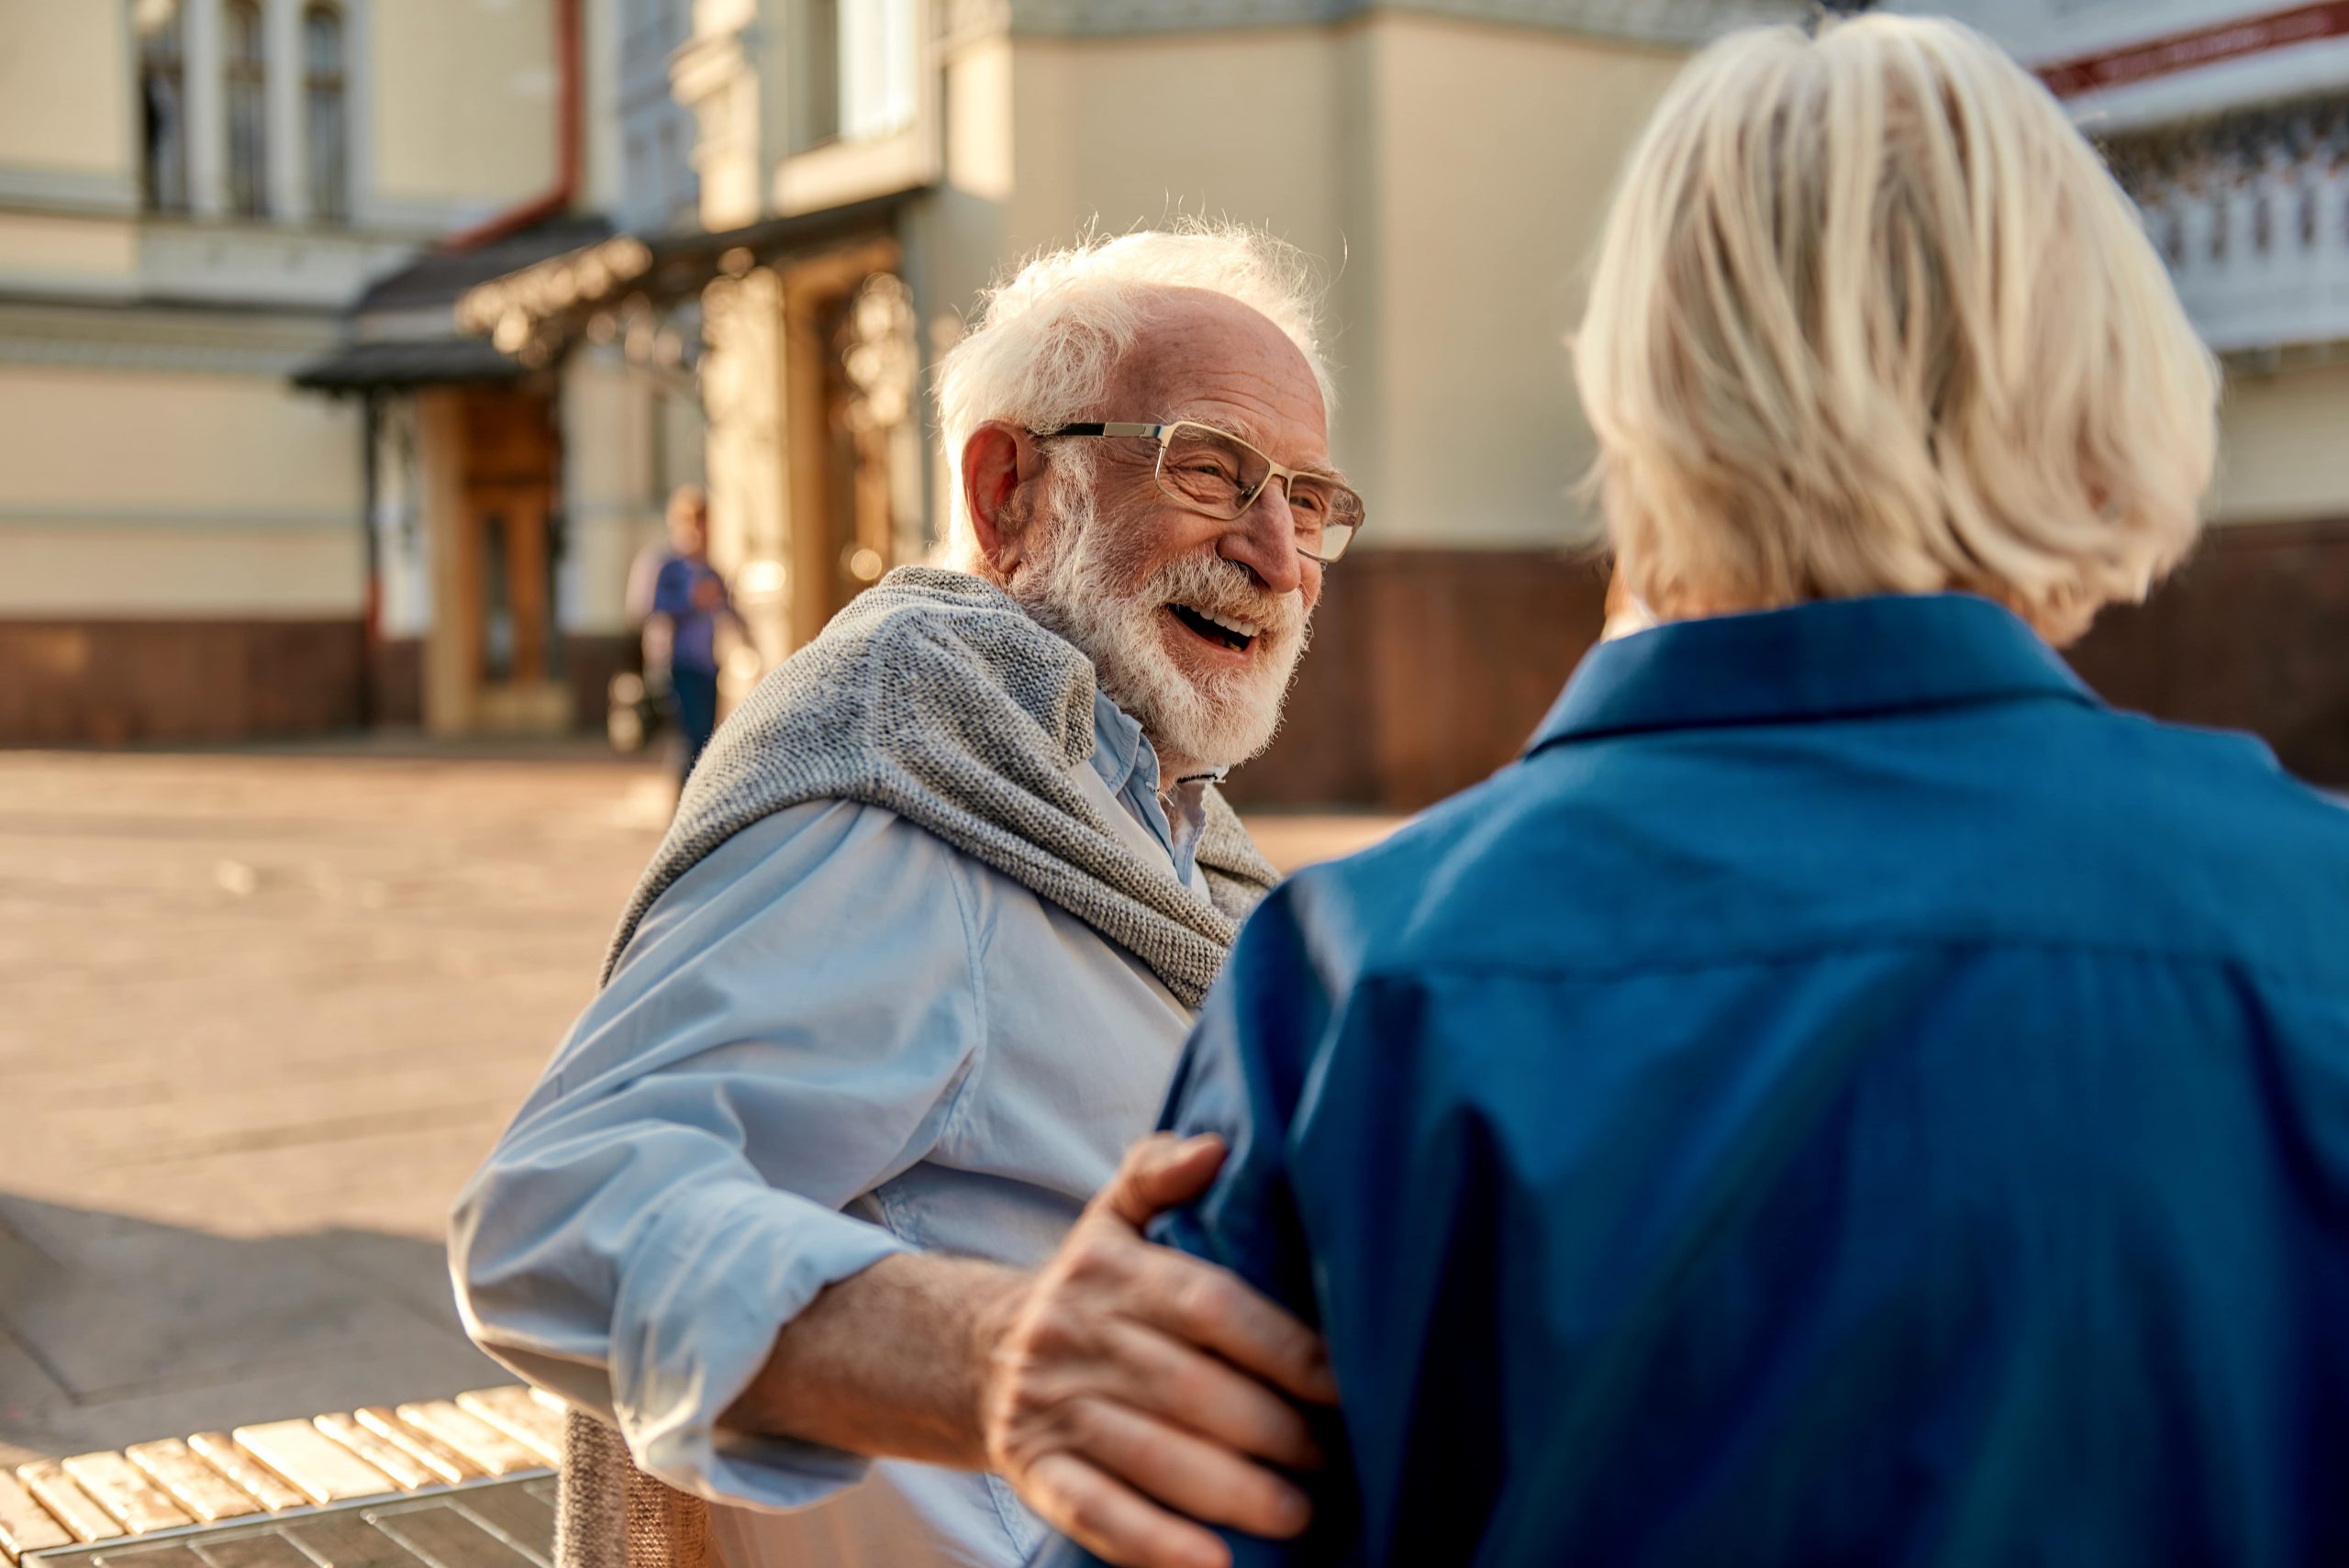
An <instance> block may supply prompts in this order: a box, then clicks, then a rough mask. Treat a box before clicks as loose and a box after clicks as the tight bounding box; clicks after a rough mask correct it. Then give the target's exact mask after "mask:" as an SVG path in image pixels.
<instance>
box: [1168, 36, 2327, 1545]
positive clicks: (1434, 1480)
mask: <svg viewBox="0 0 2349 1568" xmlns="http://www.w3.org/2000/svg"><path fill="white" fill-rule="evenodd" d="M1576 360H1577V365H1578V371H1579V377H1580V384H1581V389H1582V395H1583V401H1584V404H1585V406H1586V408H1587V410H1588V412H1589V416H1590V418H1591V421H1592V423H1593V425H1594V426H1595V428H1597V431H1598V439H1599V446H1600V452H1601V456H1600V461H1599V468H1598V479H1599V484H1600V489H1601V492H1602V494H1603V495H1604V498H1605V505H1606V511H1607V517H1608V523H1609V528H1610V530H1611V532H1612V535H1613V539H1614V542H1615V546H1616V550H1617V552H1618V557H1619V567H1620V573H1621V576H1622V580H1623V583H1624V584H1625V586H1626V588H1627V589H1628V590H1629V592H1630V594H1631V595H1633V596H1634V597H1635V599H1636V601H1637V603H1638V605H1639V606H1642V609H1643V616H1642V618H1643V619H1644V620H1645V621H1647V622H1648V623H1650V624H1649V625H1648V628H1647V629H1642V630H1638V631H1635V632H1633V633H1631V635H1628V636H1624V637H1620V638H1619V639H1614V640H1610V641H1609V642H1607V643H1605V644H1604V645H1602V646H1601V647H1599V648H1598V650H1596V651H1593V652H1592V653H1591V655H1590V656H1589V657H1588V658H1587V659H1586V661H1585V662H1584V663H1583V665H1582V667H1581V669H1580V670H1579V671H1578V672H1576V673H1575V678H1574V680H1573V682H1572V683H1571V684H1569V685H1568V686H1567V688H1566V691H1565V693H1564V695H1563V696H1562V697H1561V698H1560V699H1559V701H1558V704H1557V706H1556V707H1555V708H1554V709H1553V712H1552V713H1551V715H1550V717H1548V719H1547V720H1546V721H1544V722H1543V724H1542V727H1541V728H1540V730H1539V731H1538V732H1537V733H1536V735H1535V736H1534V738H1533V740H1532V742H1531V746H1530V748H1529V750H1528V751H1527V752H1526V755H1525V757H1524V759H1523V761H1521V762H1519V763H1518V764H1517V765H1515V766H1513V767H1511V768H1509V769H1508V770H1506V771H1505V772H1503V773H1500V774H1499V775H1498V776H1497V777H1496V778H1494V779H1493V780H1491V781H1490V782H1489V783H1487V784H1484V785H1482V786H1480V787H1479V788H1477V789H1475V790H1472V791H1470V792H1469V793H1468V794H1466V795H1463V796H1461V797H1459V798H1458V799H1455V800H1453V801H1452V802H1450V803H1449V804H1447V805H1445V806H1441V807H1439V808H1437V809H1436V810H1434V811H1432V812H1431V813H1429V814H1428V815H1427V816H1426V817H1424V818H1422V819H1421V820H1419V822H1418V823H1416V824H1415V825H1413V826H1412V827H1410V828H1407V829H1406V830H1404V831H1403V832H1402V833H1400V834H1398V835H1397V837H1396V838H1395V839H1393V840H1391V841H1389V842H1388V843H1386V845H1384V846H1382V847H1380V848H1378V849H1376V850H1374V851H1370V852H1369V853H1366V854H1364V855H1361V856H1358V857H1356V858H1355V859H1353V860H1352V861H1349V862H1342V863H1340V864H1336V865H1332V866H1328V867H1324V868H1321V869H1319V870H1315V871H1310V872H1308V873H1305V874H1303V875H1300V876H1298V877H1297V878H1296V879H1295V880H1294V881H1292V882H1290V883H1289V884H1286V886H1285V887H1284V888H1283V889H1282V890H1280V891H1279V892H1277V893H1275V895H1273V896H1272V897H1271V898H1270V899H1269V900H1268V901H1267V902H1266V903H1265V904H1264V906H1262V907H1261V908H1260V910H1259V912H1258V913H1257V914H1256V916H1255V917H1253V919H1252V921H1251V923H1250V925H1249V926H1248V928H1247V929H1246V930H1245V931H1244V933H1243V934H1242V936H1241V940H1240V942H1239V945H1238V948H1237V949H1236V951H1235V952H1234V954H1233V957H1232V960H1231V962H1230V968H1229V969H1228V970H1227V971H1226V973H1225V975H1224V978H1223V980H1222V982H1221V983H1220V984H1219V988H1218V989H1217V991H1216V992H1215V994H1214V995H1212V996H1211V997H1210V998H1209V1000H1208V1006H1207V1009H1206V1012H1205V1014H1204V1015H1203V1017H1202V1019H1201V1022H1200V1025H1199V1028H1198V1030H1197V1033H1196V1034H1195V1035H1194V1037H1193V1039H1192V1040H1191V1043H1190V1047H1189V1050H1188V1052H1187V1055H1186V1062H1185V1065H1184V1067H1183V1069H1182V1072H1181V1073H1180V1075H1179V1077H1178V1079H1177V1083H1176V1088H1175V1097H1174V1100H1173V1102H1172V1106H1171V1108H1170V1110H1169V1113H1168V1117H1169V1121H1170V1124H1171V1125H1172V1126H1173V1127H1174V1128H1175V1129H1179V1130H1181V1131H1185V1132H1203V1131H1204V1132H1214V1133H1219V1134H1220V1135H1222V1136H1223V1137H1224V1138H1225V1139H1226V1140H1228V1141H1229V1143H1230V1156H1229V1159H1228V1161H1227V1162H1226V1166H1225V1168H1224V1170H1223V1172H1222V1173H1221V1174H1220V1175H1219V1178H1218V1180H1217V1183H1216V1184H1215V1186H1214V1187H1213V1189H1212V1190H1211V1191H1210V1193H1209V1195H1208V1198H1207V1199H1206V1200H1205V1201H1204V1202H1203V1203H1202V1204H1201V1205H1199V1206H1198V1207H1196V1208H1195V1209H1193V1210H1190V1211H1188V1212H1186V1213H1185V1214H1183V1215H1181V1216H1180V1217H1178V1218H1176V1219H1175V1222H1174V1223H1173V1224H1172V1225H1170V1226H1169V1227H1168V1228H1167V1233H1168V1234H1170V1235H1171V1236H1172V1237H1174V1238H1175V1240H1178V1241H1179V1242H1180V1243H1181V1244H1183V1245H1185V1246H1186V1247H1188V1248H1190V1249H1191V1250H1193V1251H1198V1252H1201V1253H1204V1254H1207V1255H1208V1256H1212V1257H1214V1258H1217V1259H1219V1260H1220V1261H1222V1262H1226V1263H1228V1264H1230V1265H1232V1266H1234V1267H1236V1268H1237V1269H1238V1270H1239V1271H1240V1272H1241V1273H1243V1274H1244V1275H1246V1276H1247V1277H1249V1278H1250V1279H1252V1281H1253V1282H1255V1283H1257V1284H1260V1285H1262V1286H1263V1287H1264V1288H1266V1289H1267V1290H1269V1291H1271V1292H1273V1293H1274V1294H1275V1296H1278V1297H1280V1298H1281V1299H1283V1300H1284V1301H1286V1303H1288V1304H1290V1305H1291V1306H1292V1307H1295V1308H1296V1309H1297V1310H1298V1311H1299V1312H1301V1313H1303V1314H1305V1315H1306V1316H1308V1317H1309V1318H1312V1319H1314V1320H1315V1321H1317V1322H1318V1324H1319V1326H1320V1328H1321V1329H1322V1330H1323V1331H1324V1333H1325V1334H1326V1336H1327V1339H1328V1343H1329V1349H1330V1357H1331V1362H1332V1365H1333V1367H1334V1369H1335V1371H1336V1373H1337V1382H1338V1385H1339V1387H1340V1389H1341V1397H1342V1402H1343V1414H1342V1418H1341V1420H1340V1421H1339V1422H1338V1423H1337V1424H1336V1425H1335V1426H1334V1427H1333V1428H1332V1429H1331V1430H1330V1433H1329V1441H1328V1442H1327V1443H1326V1444H1325V1447H1326V1448H1327V1449H1328V1450H1329V1461H1328V1463H1327V1464H1326V1465H1325V1466H1324V1467H1323V1468H1322V1470H1321V1471H1320V1472H1319V1473H1318V1477H1317V1478H1314V1479H1311V1480H1308V1482H1307V1484H1306V1485H1307V1488H1308V1490H1309V1491H1310V1492H1311V1494H1312V1501H1313V1503H1314V1505H1315V1515H1314V1520H1313V1523H1312V1525H1311V1526H1310V1527H1309V1529H1308V1530H1307V1531H1306V1533H1305V1534H1304V1535H1303V1536H1301V1537H1300V1538H1298V1539H1297V1540H1293V1541H1289V1542H1286V1543H1282V1544H1279V1545H1271V1544H1267V1543H1264V1542H1259V1541H1245V1540H1211V1539H1209V1538H1208V1536H1207V1534H1206V1532H1204V1531H1202V1532H1199V1533H1198V1534H1197V1536H1194V1537H1189V1538H1185V1540H1184V1544H1185V1546H1186V1548H1189V1549H1196V1551H1197V1555H1196V1556H1192V1557H1187V1558H1181V1559H1177V1558H1175V1556H1173V1555H1171V1554H1170V1556H1169V1557H1168V1558H1167V1559H1166V1561H1169V1562H1172V1561H1177V1560H1180V1561H1186V1562H1203V1563H1204V1562H1219V1561H1221V1560H1222V1559H1223V1557H1224V1554H1225V1553H1226V1552H1227V1551H1230V1552H1236V1553H1237V1554H1238V1556H1239V1557H1240V1559H1241V1561H1242V1562H1350V1563H1351V1562H1364V1563H1408V1564H1445V1565H1452V1564H1467V1563H1471V1562H1474V1563H1476V1564H1479V1565H1501V1564H1522V1565H1526V1568H1534V1565H1544V1568H1546V1565H1549V1564H1564V1563H1603V1564H1609V1565H1613V1568H1621V1565H1629V1564H1640V1565H1662V1564H1687V1565H1691V1568H1694V1565H1698V1564H1704V1565H1714V1564H1723V1563H1736V1564H1740V1565H1741V1568H1766V1565H1776V1564H1786V1565H1793V1564H1805V1565H1809V1564H1826V1563H1866V1564H1891V1563H1912V1564H1924V1563H1931V1564H1936V1565H1944V1568H1951V1565H1966V1564H1984V1565H1988V1564H2001V1565H2004V1564H2020V1563H2033V1564H2080V1565H2083V1568H2087V1565H2103V1564H2122V1563H2126V1564H2130V1565H2132V1568H2151V1565H2157V1564H2169V1563H2176V1564H2185V1563H2228V1564H2233V1565H2237V1568H2250V1565H2263V1568H2264V1565H2270V1564H2287V1563H2320V1562H2334V1563H2337V1562H2349V813H2343V811H2342V810H2340V809H2339V808H2338V807H2337V806H2333V805H2331V804H2329V803H2328V802H2326V801H2325V800H2324V799H2322V798H2321V797H2320V796H2319V795H2316V794H2315V793H2314V792H2312V791H2310V790H2309V789H2306V788H2303V787H2302V786H2301V785H2299V784H2296V783H2295V782H2294V781H2293V780H2291V779H2290V778H2288V777H2287V776H2286V775H2285V774H2284V773H2281V772H2280V771H2279V770H2278V769H2277V765H2276V762H2274V760H2273V759H2272V758H2271V756H2270V755H2269V754H2268V752H2267V751H2266V749H2265V748H2264V747H2262V746H2261V745H2260V744H2259V743H2258V742H2257V741H2255V740H2250V739H2247V738H2245V737H2243V736H2237V735H2225V734H2213V733H2209V732H2204V731H2197V730H2188V729H2182V728H2171V727H2167V726H2164V725H2160V724H2155V723H2152V722H2149V721H2147V720H2145V719H2143V718H2139V717H2132V716H2129V715H2124V714H2121V713H2116V712H2114V711H2112V710H2111V709H2110V708H2108V707H2106V706H2104V705H2103V704H2102V703H2100V702H2099V701H2098V700H2097V698H2096V697H2095V696H2094V695H2092V694H2091V693H2090V692H2089V691H2088V690H2087V688H2086V687H2084V686H2083V685H2082V684H2080V683H2079V681H2078V680H2077V679H2076V678H2075V677H2074V676H2073V675H2072V673H2070V672H2069V671H2068V670H2067V669H2066V668H2065V664H2064V662H2063V661H2062V660H2061V659H2060V658H2059V657H2058V656H2057V654H2056V652H2055V651H2054V650H2055V648H2056V647H2059V646H2061V645H2062V644H2063V643H2065V641H2066V640H2068V639H2073V638H2075V637H2076V636H2078V635H2079V634H2080V632H2081V631H2082V630H2084V629H2085V628H2087V625H2088V623H2089V621H2090V620H2091V618H2092V617H2094V616H2095V615H2096V613H2097V611H2098V610H2099V608H2100V607H2101V606H2105V605H2108V604H2110V603H2113V602H2115V601H2117V600H2130V599H2136V598H2139V597H2141V596H2142V595H2143V594H2144V593H2145V592H2146V590H2147V589H2148V588H2149V587H2150V586H2151V585H2152V584H2154V583H2155V582H2156V581H2157V580H2159V579H2160V578H2161V576H2162V575H2163V574H2164V573H2165V572H2166V571H2168V570H2169V569H2170V568H2171V567H2172V566H2173V565H2174V564H2176V562H2177V561H2178V560H2179V558H2180V557H2181V556H2182V555H2184V554H2185V553H2186V550H2187V549H2188V545H2189V544H2190V542H2191V541H2192V539H2193V538H2194V534H2195V527H2196V525H2195V514H2196V506H2197V502H2198V499H2199V495H2200V494H2201V492H2202V490H2203V488H2204V485H2205V484H2206V482H2207V481H2208V479H2209V477H2210V469H2211V454H2212V444H2213V428H2212V427H2213V417H2212V416H2213V402H2214V397H2215V392H2216V384H2215V380H2214V375H2213V372H2212V367H2211V363H2210V359H2209V356H2208V355H2206V354H2205V353H2204V352H2203V351H2202V350H2201V349H2200V347H2199V345H2198V344H2197V342H2196V340H2195V338H2194V335H2193V333H2192V332H2191V330H2190V329H2189V328H2188V324H2187V322H2186V319H2185V317H2183V315H2182V314H2181V313H2180V311H2179V308H2178V305H2177V301H2176V298H2175V296H2174V295H2172V293H2171V290H2170V288H2169V286H2168V284H2167V282H2166V281H2165V277H2164V275H2163V272H2162V268H2161V266H2160V264H2159V262H2158V261H2156V259H2155V257H2154V252H2153V250H2152V249H2151V248H2150V247H2149V246H2148V244H2147V242H2146V240H2145V239H2144V237H2143V235H2142V234H2141V232H2140V230H2139V228H2138V225H2137V223H2136V221H2135V220H2134V218H2133V217H2132V213H2131V210H2130V208H2129V206H2128V205H2127V203H2126V202H2125V201H2124V200H2123V198H2122V196H2121V193H2120V191H2119V190H2118V189H2117V188H2115V186H2114V184H2113V183H2112V182H2111V180H2110V178H2109V177H2108V175H2107V173H2106V172H2105V171H2104V169H2103V168H2102V167H2101V166H2100V164H2099V161H2098V159H2097V156H2096V154H2095V153H2094V152H2093V151H2092V150H2090V149H2089V148H2088V147H2087V144H2086V143H2085V142H2084V141H2083V140H2082V139H2080V137H2079V136H2078V135H2077V134H2076V132H2075V131H2074V129H2073V128H2072V127H2071V126H2070V125H2069V124H2067V123H2066V121H2065V118H2064V117H2063V115H2062V114H2061V113H2060V112H2059V110H2058V109H2057V107H2056V106H2055V104H2054V102H2053V100H2051V99H2050V98H2049V96H2048V95H2046V93H2045V92H2043V90H2042V89H2041V88H2040V87H2039V86H2038V84H2036V83H2034V82H2033V81H2032V79H2031V78H2030V77H2028V76H2027V75H2025V74H2024V73H2023V72H2021V71H2020V70H2018V69H2017V68H2016V67H2015V66H2014V65H2013V64H2012V63H2011V62H2010V61H2008V60H2007V59H2005V58H2004V57H2003V56H2002V55H2000V54H1999V53H1998V51H1997V50H1995V49H1993V48H1992V47H1991V46H1990V45H1988V44H1987V43H1986V42H1985V41H1984V40H1982V39H1980V38H1979V37H1977V36H1976V34H1974V33H1972V32H1970V31H1968V30H1966V29H1965V28H1962V27H1959V26H1955V25H1954V24H1951V23H1947V22H1941V21H1925V20H1912V19H1902V18H1895V17H1873V18H1868V19H1865V20H1859V21H1854V22H1851V23H1848V24H1844V25H1841V26H1833V27H1828V28H1821V29H1820V32H1819V33H1818V35H1817V36H1816V37H1807V36H1805V35H1804V34H1802V33H1800V32H1798V31H1793V30H1784V29H1781V30H1770V31H1758V32H1747V33H1742V34H1740V35H1737V36H1734V37H1732V38H1730V39H1726V40H1725V41H1723V42H1721V43H1720V44H1718V45H1716V46H1715V47H1713V48H1712V49H1710V50H1707V51H1706V52H1705V53H1704V54H1702V55H1701V56H1699V57H1698V59H1697V60H1696V61H1694V62H1693V63H1692V64H1691V65H1690V66H1689V67H1688V69H1687V72H1686V74H1685V75H1684V76H1683V77H1682V78H1681V79H1680V81H1679V82H1678V83H1677V84H1676V85H1675V87H1674V88H1673V90H1672V92H1671V93H1670V95H1669V96H1668V97H1667V98H1666V100H1665V101H1664V105H1663V106H1662V107H1661V109H1660V110H1659V111H1658V113H1657V116H1656V118H1655V120H1654V123H1653V125H1652V126H1651V127H1650V128H1649V129H1648V130H1647V132H1646V134H1645V135H1644V137H1643V139H1642V140H1641V142H1640V143H1639V146H1638V149H1637V150H1636V151H1635V153H1634V154H1633V156H1632V158H1631V164H1630V167H1629V169H1628V171H1627V172H1626V174H1625V177H1624V183H1623V186H1622V189H1621V192H1620V195H1619V197H1618V198H1617V201H1616V204H1615V207H1614V210H1613V213H1612V215H1611V217H1609V221H1608V225H1607V228H1606V231H1605V237H1604V240H1603V246H1602V250H1601V252H1600V255H1599V258H1598V267H1597V271H1596V274H1595V279H1594V285H1593V291H1592V297H1591V300H1590V306H1589V314H1588V315H1587V317H1586V319H1585V321H1584V324H1583V328H1582V330H1581V332H1580V334H1579V335H1578V338H1577V341H1576Z"/></svg>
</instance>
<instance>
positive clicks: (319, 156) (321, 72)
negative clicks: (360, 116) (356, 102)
mask: <svg viewBox="0 0 2349 1568" xmlns="http://www.w3.org/2000/svg"><path fill="white" fill-rule="evenodd" d="M302 65H303V75H302V117H303V126H302V133H303V140H304V142H305V143H306V145H307V147H308V150H309V155H310V156H309V180H310V216H311V217H315V218H317V219H318V220H320V221H321V222H326V223H340V222H342V221H344V220H345V219H347V218H349V217H351V139H350V135H349V128H348V124H347V121H346V119H345V116H346V114H347V113H348V110H347V108H346V101H345V98H344V95H343V64H342V13H340V11H338V10H336V9H335V8H334V7H333V6H311V7H310V8H309V9H308V10H306V11H305V12H303V13H302Z"/></svg>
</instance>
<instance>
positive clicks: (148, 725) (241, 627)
mask: <svg viewBox="0 0 2349 1568" xmlns="http://www.w3.org/2000/svg"><path fill="white" fill-rule="evenodd" d="M363 660H364V648H363V643H362V637H361V632H360V625H359V622H358V620H357V618H356V617H353V618H351V619H347V620H343V619H324V620H234V621H231V620H217V621H216V620H185V621H177V620H174V621H166V620H59V621H0V745H10V746H60V745H64V746H71V745H93V744H94V745H121V744H124V743H126V742H130V741H141V740H149V741H152V740H163V741H222V740H247V739H251V738H255V737H261V736H271V735H314V734H318V733H322V732H325V731H328V730H334V729H344V728H351V727H353V726H355V725H356V724H358V723H359V721H360V714H361V706H360V704H361V692H360V682H361V679H362V675H361V671H362V663H363Z"/></svg>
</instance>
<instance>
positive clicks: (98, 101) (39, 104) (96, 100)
mask: <svg viewBox="0 0 2349 1568" xmlns="http://www.w3.org/2000/svg"><path fill="white" fill-rule="evenodd" d="M129 28H130V18H129V12H128V7H127V6H124V5H123V4H122V3H121V0H0V167H9V168H27V169H41V170H61V171H72V172H76V173H97V174H130V173H134V172H136V166H135V157H136V150H135V149H134V147H133V145H132V137H133V131H132V120H133V117H132V113H131V100H130V60H131V48H130V41H129Z"/></svg>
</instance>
